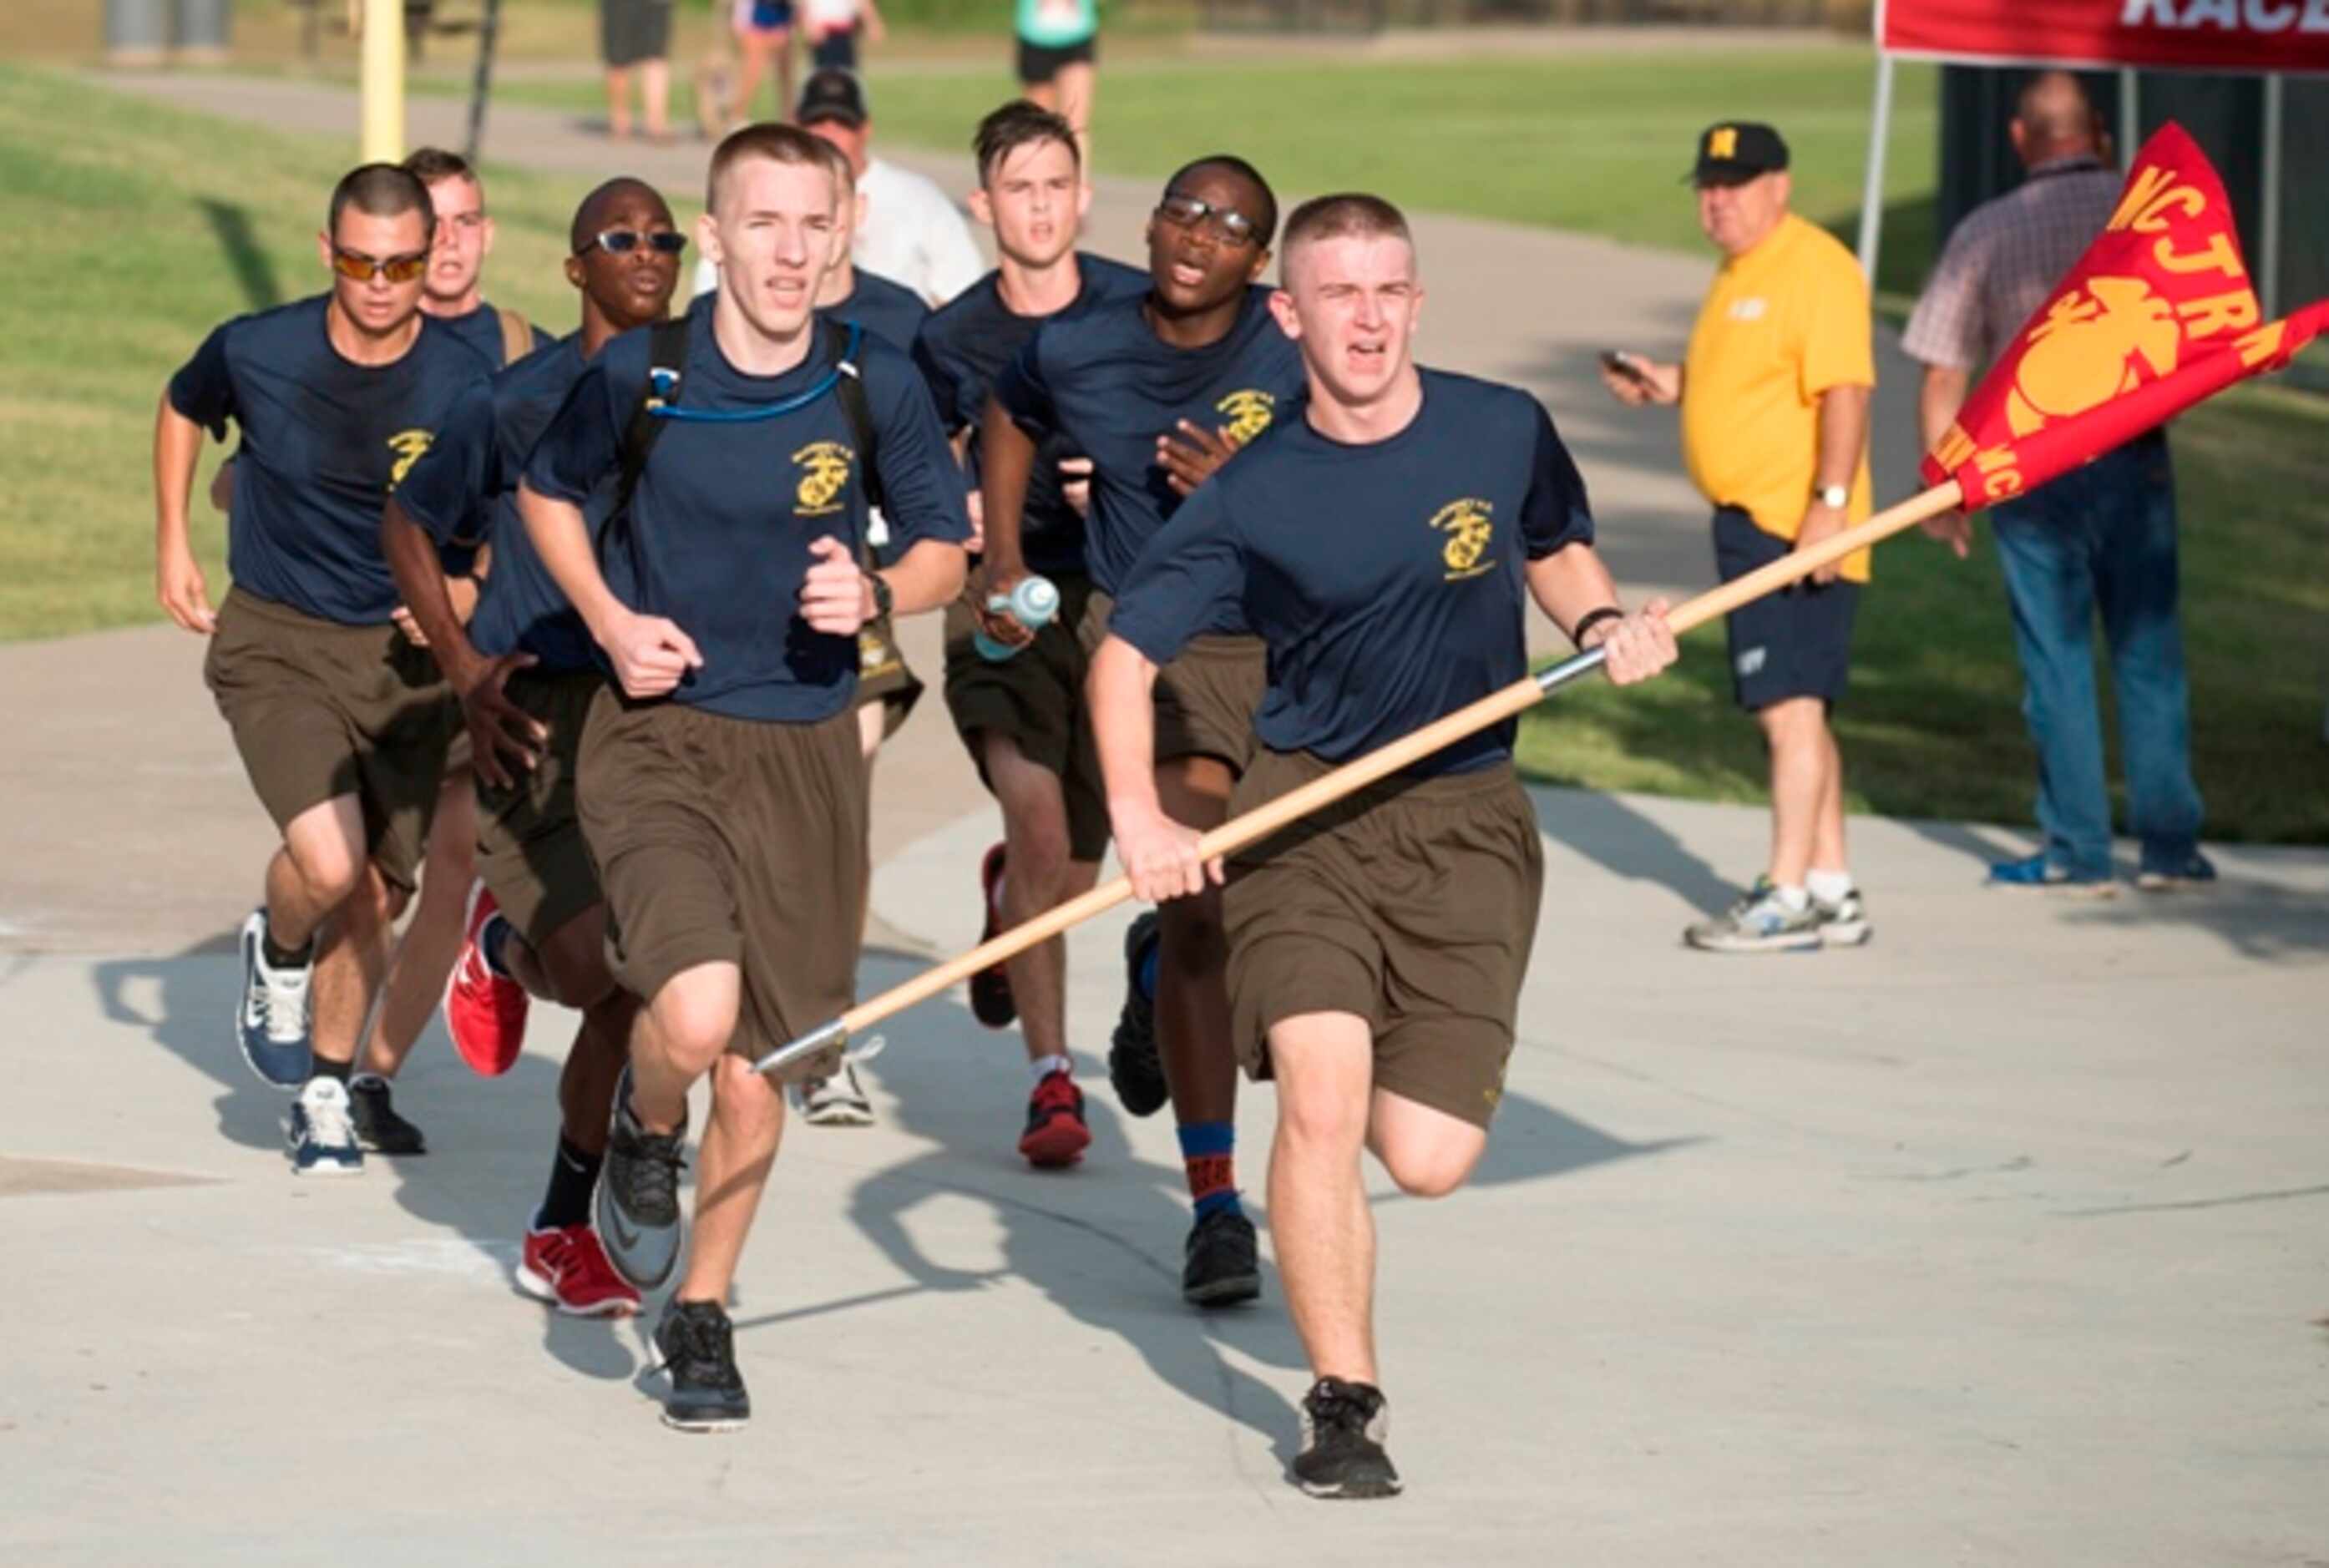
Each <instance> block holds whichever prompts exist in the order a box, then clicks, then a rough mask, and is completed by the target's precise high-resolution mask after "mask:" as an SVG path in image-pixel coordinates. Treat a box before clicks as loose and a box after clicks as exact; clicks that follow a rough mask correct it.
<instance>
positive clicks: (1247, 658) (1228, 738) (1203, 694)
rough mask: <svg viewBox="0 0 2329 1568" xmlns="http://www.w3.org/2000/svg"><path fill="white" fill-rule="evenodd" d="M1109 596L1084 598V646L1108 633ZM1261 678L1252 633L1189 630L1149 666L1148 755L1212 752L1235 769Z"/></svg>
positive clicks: (1245, 752) (1261, 659)
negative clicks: (1183, 642) (1176, 651)
mask: <svg viewBox="0 0 2329 1568" xmlns="http://www.w3.org/2000/svg"><path fill="white" fill-rule="evenodd" d="M1115 608H1116V600H1115V598H1114V597H1113V596H1110V595H1108V594H1103V593H1100V592H1098V591H1097V590H1095V591H1094V592H1093V594H1092V596H1091V598H1090V600H1089V603H1087V604H1086V605H1085V606H1084V615H1083V621H1082V624H1081V634H1082V639H1083V644H1084V653H1085V655H1086V656H1087V657H1089V655H1090V654H1092V653H1095V652H1097V651H1098V648H1099V645H1100V643H1102V642H1103V641H1104V640H1105V639H1106V638H1107V636H1108V613H1109V612H1110V611H1111V610H1113V609H1115ZM1268 683H1269V654H1268V650H1267V649H1265V648H1264V647H1263V646H1262V642H1261V639H1260V638H1259V637H1193V638H1192V639H1190V642H1189V645H1188V646H1187V647H1185V648H1183V649H1182V650H1181V653H1180V656H1179V657H1178V658H1176V659H1174V661H1173V662H1171V663H1170V664H1167V665H1165V667H1164V668H1163V669H1161V670H1159V671H1156V686H1155V704H1156V760H1157V761H1158V762H1171V761H1173V760H1174V759H1175V758H1177V757H1183V756H1213V757H1219V758H1220V759H1221V761H1223V762H1225V763H1227V764H1229V765H1230V767H1231V770H1232V771H1234V772H1237V773H1243V772H1244V771H1245V770H1246V766H1247V765H1248V764H1249V763H1250V762H1252V761H1253V754H1254V749H1255V744H1256V743H1255V741H1254V738H1253V716H1254V712H1255V710H1256V709H1259V708H1260V706H1261V693H1262V690H1263V688H1264V687H1266V686H1268Z"/></svg>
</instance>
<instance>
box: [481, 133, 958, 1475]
mask: <svg viewBox="0 0 2329 1568" xmlns="http://www.w3.org/2000/svg"><path fill="white" fill-rule="evenodd" d="M840 195H841V192H840V186H839V183H838V182H837V181H836V180H835V178H834V174H833V169H832V165H831V164H830V163H829V162H828V161H827V159H826V157H825V153H824V152H823V150H822V149H821V148H820V147H819V146H818V145H817V143H816V140H815V139H814V138H812V137H810V136H806V135H805V134H804V133H802V132H801V131H799V130H797V129H795V128H793V127H788V126H770V125H759V126H749V127H745V128H744V129H743V130H740V131H738V132H736V133H734V134H733V135H731V136H729V137H728V138H727V139H726V140H725V141H723V142H721V144H720V146H719V149H718V150H717V151H716V152H715V153H714V154H713V155H712V170H711V179H710V190H709V193H708V197H707V201H706V206H707V208H708V209H709V210H708V211H707V213H706V215H705V216H704V218H703V219H702V221H701V222H700V224H699V226H698V228H697V230H696V232H697V236H698V238H699V239H700V240H701V242H702V245H703V247H704V249H706V250H708V251H710V252H712V258H713V259H714V260H715V261H717V262H719V263H720V264H721V276H720V288H719V292H718V293H717V294H716V295H715V296H714V297H713V299H712V302H711V305H710V308H708V309H705V308H698V309H695V310H693V311H691V312H689V314H688V315H687V316H686V318H685V323H684V329H685V330H684V333H671V332H665V331H648V332H635V333H627V334H626V335H624V336H622V337H620V338H618V339H616V340H615V341H614V342H613V343H609V344H608V346H607V347H606V348H605V349H604V350H603V351H602V352H600V353H599V357H598V358H597V359H596V360H594V361H592V362H591V364H590V366H589V369H587V370H585V371H583V373H582V377H581V379H580V380H579V381H577V382H576V383H575V387H574V390H573V392H572V394H571V395H570V397H569V398H568V399H567V402H566V406H565V407H564V408H563V409H561V411H560V413H559V415H558V416H557V418H555V419H553V420H552V423H551V426H550V427H549V429H548V430H547V431H546V432H545V433H544V434H543V436H542V441H541V443H540V444H539V445H538V446H536V447H535V449H534V453H533V457H532V458H531V460H530V461H529V462H528V464H527V465H526V472H525V475H524V479H523V484H522V485H521V488H520V490H519V493H518V506H519V510H520V512H521V513H522V515H523V517H524V519H525V524H526V530H527V532H528V533H529V534H530V535H531V537H532V538H533V542H534V544H535V545H536V547H537V548H538V549H540V550H541V552H542V559H543V561H544V563H545V564H546V565H547V566H548V567H549V568H550V571H551V575H552V577H554V578H555V579H556V580H557V582H558V584H559V586H560V587H561V588H562V589H564V590H565V593H566V596H567V598H568V599H569V600H570V602H571V603H572V605H573V606H574V607H575V609H576V610H577V611H578V612H579V613H580V615H581V617H582V621H583V624H585V625H586V626H587V627H588V628H589V632H590V635H591V638H592V640H593V641H594V642H596V643H598V645H599V648H600V649H601V650H602V651H603V653H604V655H605V658H606V661H607V662H608V665H610V666H611V668H612V671H613V672H614V676H615V679H616V681H617V682H618V688H617V689H613V690H602V691H600V692H599V695H598V697H597V699H595V700H594V701H593V703H592V704H591V709H590V715H589V722H588V725H587V726H586V728H585V729H584V731H583V737H582V754H581V763H580V776H579V780H578V793H579V796H580V812H581V817H582V830H583V835H584V838H585V840H586V841H587V842H588V843H589V847H590V851H591V856H592V859H594V861H595V862H596V863H597V865H598V867H599V878H600V881H601V884H602V886H603V887H605V890H606V897H607V906H608V944H609V947H610V949H611V951H612V954H613V957H614V961H615V963H614V969H615V978H616V980H617V981H618V982H619V983H621V984H622V985H623V986H624V987H625V988H626V989H627V990H628V991H631V992H632V993H633V994H634V995H636V996H637V997H639V998H641V999H642V1000H643V1001H644V1002H645V1007H644V1008H643V1009H642V1010H641V1012H640V1014H639V1018H638V1021H637V1022H636V1025H635V1026H634V1027H633V1029H632V1032H631V1043H630V1065H629V1066H628V1067H627V1069H626V1070H625V1072H624V1074H623V1077H622V1079H621V1082H620V1083H619V1084H618V1086H617V1089H616V1096H615V1113H614V1126H613V1131H612V1132H611V1134H610V1136H609V1138H608V1149H607V1163H606V1168H605V1169H604V1170H603V1171H602V1173H601V1174H600V1178H599V1234H600V1235H602V1236H603V1237H604V1238H605V1239H606V1241H607V1243H608V1252H609V1255H610V1257H611V1258H612V1260H613V1262H614V1263H615V1266H616V1268H617V1269H618V1270H619V1271H620V1272H622V1273H623V1274H624V1276H625V1277H626V1278H627V1279H629V1280H630V1281H631V1282H632V1283H633V1284H635V1285H636V1286H638V1287H639V1288H641V1289H642V1290H651V1289H654V1288H655V1287H657V1286H659V1285H661V1284H662V1283H663V1282H665V1280H667V1279H669V1278H670V1277H671V1276H672V1275H673V1274H674V1272H678V1271H679V1268H680V1263H681V1258H682V1253H683V1252H684V1251H685V1252H686V1258H685V1263H686V1266H685V1269H684V1272H680V1273H679V1287H678V1290H677V1291H676V1292H675V1293H674V1296H673V1298H672V1300H671V1302H670V1305H669V1306H668V1307H667V1308H666V1309H665V1312H664V1315H663V1318H662V1320H661V1321H660V1323H659V1324H658V1325H657V1326H656V1329H655V1344H656V1346H657V1347H658V1349H659V1350H660V1351H661V1353H662V1355H663V1357H664V1365H665V1367H666V1368H667V1369H668V1371H669V1372H670V1375H671V1390H670V1393H669V1394H668V1396H667V1398H666V1400H665V1413H664V1420H665V1422H667V1423H669V1424H671V1425H673V1426H675V1427H679V1428H682V1429H684V1430H687V1431H699V1432H710V1431H723V1430H728V1429H731V1428H734V1427H737V1426H740V1425H742V1424H743V1423H744V1422H746V1421H747V1420H749V1419H750V1412H751V1403H750V1398H749V1397H748V1396H747V1394H746V1393H745V1389H744V1381H743V1378H742V1376H741V1375H740V1373H739V1372H738V1371H737V1368H736V1357H735V1347H734V1343H733V1336H732V1329H731V1324H730V1322H729V1319H728V1314H727V1310H726V1308H725V1307H724V1305H723V1303H724V1302H725V1301H726V1300H727V1297H728V1290H729V1286H730V1283H731V1281H732V1279H733V1277H734V1274H735V1270H736V1262H737V1259H738V1257H739V1256H740V1254H741V1253H742V1251H743V1246H744V1240H745V1237H746V1235H747V1234H748V1233H749V1232H750V1227H751V1222H752V1215H753V1211H754V1210H755V1208H757V1207H759V1197H760V1191H761V1188H763V1186H764V1185H765V1184H766V1183H767V1180H768V1169H769V1167H770V1165H771V1163H772V1162H773V1161H774V1160H775V1158H776V1151H777V1141H778V1135H779V1133H780V1132H781V1131H782V1130H783V1125H784V1097H783V1094H782V1093H781V1091H780V1090H779V1089H778V1087H777V1086H776V1085H775V1084H770V1083H769V1082H768V1080H767V1079H765V1078H763V1077H762V1076H760V1075H759V1074H757V1073H754V1072H753V1071H752V1069H751V1061H752V1057H753V1056H755V1055H756V1054H758V1052H759V1051H761V1050H766V1049H770V1048H773V1047H775V1046H777V1045H778V1044H781V1043H782V1042H784V1041H786V1040H788V1039H791V1038H794V1037H795V1036H797V1035H798V1034H799V1033H801V1032H802V1031H803V1030H805V1029H807V1028H813V1027H814V1026H815V1025H816V1023H818V1022H820V1021H822V1020H823V1019H828V1018H831V1017H833V1016H834V1015H835V1014H837V1013H839V1012H840V1011H842V1010H843V1009H845V1008H846V1007H847V1006H848V1005H849V1001H850V998H851V994H852V991H853V981H854V978H855V967H856V958H857V952H858V944H859V932H860V930H861V929H862V926H863V920H864V910H865V893H866V883H867V879H868V878H867V871H868V868H867V864H866V846H865V822H866V790H865V759H864V757H863V754H862V753H861V752H860V751H859V749H858V745H857V721H856V718H855V717H854V712H853V710H854V709H855V706H856V681H857V642H856V638H857V633H858V631H859V629H860V628H861V627H863V625H864V624H865V623H867V622H868V621H871V620H872V619H873V618H874V617H875V616H876V615H882V614H884V613H888V612H891V611H895V612H897V613H900V614H911V613H914V612H917V611H922V610H931V609H936V608H938V606H942V605H944V604H945V603H946V602H947V601H948V600H949V599H951V598H953V597H954V596H956V595H957V594H958V593H960V592H961V591H962V582H963V572H964V567H963V549H962V541H963V540H966V539H967V538H968V537H969V533H970V520H969V518H968V517H967V516H966V515H965V512H964V510H963V503H962V494H961V486H960V484H959V482H958V481H954V480H950V479H949V478H948V474H949V473H950V472H951V470H952V464H951V462H950V461H949V459H948V454H947V450H946V437H945V435H944V434H943V433H942V432H941V431H940V430H939V429H938V418H937V416H936V415H935V414H934V413H933V412H932V411H931V408H930V402H929V393H928V392H927V391H926V390H924V389H923V387H922V382H921V378H920V377H919V375H917V374H916V373H915V371H914V368H913V362H912V361H910V359H908V358H907V357H906V356H905V355H904V354H902V353H900V352H898V351H897V350H896V349H894V348H892V347H891V346H890V345H889V344H887V343H882V341H881V340H880V339H878V338H874V337H871V336H866V335H863V334H862V333H853V332H852V331H850V330H849V329H848V328H846V327H844V326H841V325H838V324H834V323H831V322H820V321H819V320H818V319H817V318H816V314H815V303H816V291H817V286H818V284H819V283H820V282H822V281H823V277H824V274H825V269H826V268H829V267H830V266H831V265H832V264H833V253H834V235H835V233H836V231H837V227H838V224H839V221H840V218H839V213H838V207H839V205H840ZM659 338H661V339H663V340H664V341H663V342H662V343H658V341H657V340H658V339H659ZM869 468H870V470H871V472H872V474H873V475H875V476H877V477H878V479H879V482H880V484H881V489H882V497H883V500H884V502H885V503H886V505H887V507H888V509H889V513H890V525H891V534H892V540H893V542H894V543H895V544H896V545H897V546H898V548H899V555H898V558H897V560H896V563H895V564H894V565H892V566H891V567H889V568H885V569H883V570H882V571H878V572H866V571H863V570H862V569H861V568H859V566H858V559H859V551H860V549H862V548H863V533H864V529H865V513H866V504H867V497H866V487H867V475H868V470H869ZM626 473H630V474H636V484H635V485H633V486H632V487H631V488H630V489H629V493H628V501H627V504H625V505H621V506H618V509H617V510H616V511H615V512H614V513H613V514H612V515H611V517H610V518H609V520H608V523H607V525H606V527H605V529H604V530H602V532H601V536H600V539H599V541H598V543H597V545H595V546H594V543H593V540H592V539H591V536H590V531H589V528H588V526H587V524H586V522H585V520H584V514H583V511H582V508H583V506H584V504H585V503H586V502H588V501H589V499H590V497H591V496H593V495H594V494H596V493H598V492H599V490H600V489H601V487H602V486H604V485H606V484H608V483H609V482H614V481H618V480H619V479H620V478H621V477H622V476H624V475H625V474H626ZM779 476H780V478H781V483H776V482H772V479H773V478H776V477H779ZM602 557H603V559H604V561H605V568H604V570H603V572H602V570H601V568H600V559H602ZM787 606H797V610H796V611H795V612H794V613H792V614H787V613H786V608H787ZM819 1066H821V1068H822V1070H824V1071H825V1072H828V1073H829V1072H830V1071H831V1070H832V1069H831V1066H830V1065H828V1064H820V1065H819ZM707 1075H708V1076H709V1077H710V1078H711V1080H712V1121H711V1126H710V1127H709V1128H708V1129H706V1131H705V1132H704V1137H703V1144H702V1150H701V1152H700V1153H699V1155H698V1159H699V1161H700V1169H699V1170H698V1173H697V1183H696V1205H695V1238H694V1246H693V1249H692V1251H691V1250H687V1249H684V1248H683V1246H682V1239H683V1223H682V1218H681V1215H680V1210H679V1181H680V1170H681V1168H682V1163H683V1161H682V1159H681V1150H682V1146H683V1144H684V1140H685V1137H686V1131H687V1094H688V1090H689V1088H690V1086H691V1085H693V1084H694V1083H695V1081H696V1080H698V1079H700V1078H703V1077H705V1076H707Z"/></svg>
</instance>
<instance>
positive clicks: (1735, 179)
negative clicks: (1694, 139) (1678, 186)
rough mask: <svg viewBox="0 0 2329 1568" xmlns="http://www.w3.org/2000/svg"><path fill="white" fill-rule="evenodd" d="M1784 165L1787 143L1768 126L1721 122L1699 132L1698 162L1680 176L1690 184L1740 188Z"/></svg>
mask: <svg viewBox="0 0 2329 1568" xmlns="http://www.w3.org/2000/svg"><path fill="white" fill-rule="evenodd" d="M1786 167H1787V143H1786V142H1785V141H1784V140H1782V139H1781V138H1780V136H1779V133H1778V132H1777V131H1775V130H1773V129H1772V128H1771V127H1769V126H1767V125H1759V124H1757V123H1756V122H1754V121H1752V120H1721V121H1718V122H1716V123H1715V124H1713V125H1711V126H1709V127H1706V129H1705V130H1703V131H1702V132H1700V133H1699V137H1698V163H1697V164H1696V165H1695V166H1694V167H1693V168H1692V170H1691V172H1690V173H1689V174H1685V175H1684V176H1683V179H1684V180H1686V181H1687V182H1688V183H1691V184H1693V185H1743V184H1745V183H1747V182H1748V181H1749V180H1751V179H1754V178H1755V177H1756V176H1758V175H1759V174H1770V173H1771V172H1772V171H1773V170H1776V169H1784V168H1786Z"/></svg>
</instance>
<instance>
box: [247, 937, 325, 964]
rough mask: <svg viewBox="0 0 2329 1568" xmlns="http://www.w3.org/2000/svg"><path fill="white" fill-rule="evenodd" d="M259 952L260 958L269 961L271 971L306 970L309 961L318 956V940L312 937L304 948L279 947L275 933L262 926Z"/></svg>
mask: <svg viewBox="0 0 2329 1568" xmlns="http://www.w3.org/2000/svg"><path fill="white" fill-rule="evenodd" d="M259 954H260V956H262V957H263V958H265V959H266V960H267V967H268V968H269V969H305V968H306V967H307V961H308V960H309V959H311V958H313V957H315V956H316V939H315V938H314V937H312V936H310V937H309V938H307V941H306V945H305V946H302V947H278V946H276V945H275V933H274V932H272V931H271V930H269V929H267V928H266V927H264V926H261V928H260V930H259Z"/></svg>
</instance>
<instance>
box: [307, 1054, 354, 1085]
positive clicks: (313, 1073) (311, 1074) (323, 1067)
mask: <svg viewBox="0 0 2329 1568" xmlns="http://www.w3.org/2000/svg"><path fill="white" fill-rule="evenodd" d="M354 1070H355V1064H354V1062H327V1061H325V1060H324V1058H323V1057H321V1056H317V1057H316V1060H315V1066H313V1067H311V1068H310V1069H308V1073H307V1081H308V1082H309V1083H313V1082H315V1081H316V1079H317V1078H337V1079H338V1080H339V1081H340V1082H341V1083H342V1084H345V1083H346V1082H347V1081H348V1075H349V1074H350V1073H352V1072H354Z"/></svg>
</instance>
